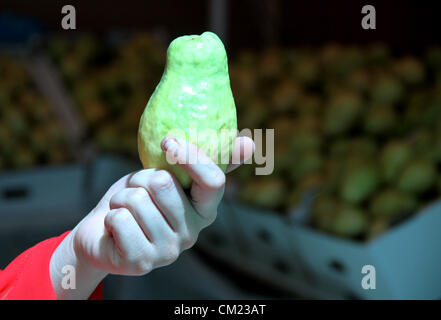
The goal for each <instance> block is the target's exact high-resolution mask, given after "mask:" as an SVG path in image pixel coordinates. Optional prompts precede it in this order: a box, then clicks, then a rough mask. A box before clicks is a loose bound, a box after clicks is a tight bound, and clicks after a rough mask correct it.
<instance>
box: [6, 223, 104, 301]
mask: <svg viewBox="0 0 441 320" xmlns="http://www.w3.org/2000/svg"><path fill="white" fill-rule="evenodd" d="M69 232H70V231H67V232H65V233H63V234H62V235H60V236H58V237H54V238H50V239H47V240H45V241H43V242H40V243H38V244H37V245H35V246H33V247H32V248H29V249H28V250H26V251H24V252H23V253H22V254H20V255H19V256H18V257H17V258H15V259H14V260H13V261H12V262H11V263H10V264H9V265H8V266H7V267H6V269H5V270H3V271H0V299H8V300H56V299H57V297H56V296H55V292H54V289H53V287H52V282H51V278H50V273H49V263H50V260H51V257H52V254H53V252H54V251H55V249H56V248H57V247H58V245H59V244H60V243H61V242H62V241H63V239H64V238H65V237H66V236H67V235H68V234H69ZM102 288H103V286H102V282H101V283H100V284H99V285H98V287H97V288H96V289H95V291H94V292H93V293H92V294H91V296H90V297H89V300H101V299H102V296H103V294H102Z"/></svg>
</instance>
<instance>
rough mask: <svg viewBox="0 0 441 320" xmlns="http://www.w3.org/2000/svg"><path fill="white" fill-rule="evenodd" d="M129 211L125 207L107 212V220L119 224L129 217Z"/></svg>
mask: <svg viewBox="0 0 441 320" xmlns="http://www.w3.org/2000/svg"><path fill="white" fill-rule="evenodd" d="M130 215H131V213H130V211H129V210H127V209H126V208H119V209H116V210H114V211H111V212H110V213H109V214H107V221H108V223H109V224H110V225H112V226H115V225H120V224H123V223H126V222H127V221H128V220H129V219H130Z"/></svg>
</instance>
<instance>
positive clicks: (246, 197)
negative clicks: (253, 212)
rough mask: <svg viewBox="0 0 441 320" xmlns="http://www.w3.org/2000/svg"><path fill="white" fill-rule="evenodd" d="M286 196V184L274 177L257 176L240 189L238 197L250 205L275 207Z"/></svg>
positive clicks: (267, 207)
mask: <svg viewBox="0 0 441 320" xmlns="http://www.w3.org/2000/svg"><path fill="white" fill-rule="evenodd" d="M285 198H286V186H285V184H284V183H283V181H282V179H279V178H276V177H264V178H262V177H258V178H255V179H252V180H251V181H249V182H248V183H247V184H246V185H245V186H244V187H243V188H242V190H240V193H239V199H240V200H242V201H243V202H245V203H248V204H250V205H252V206H256V207H258V208H264V209H272V210H274V209H277V208H279V207H280V206H281V205H282V204H283V201H284V200H285Z"/></svg>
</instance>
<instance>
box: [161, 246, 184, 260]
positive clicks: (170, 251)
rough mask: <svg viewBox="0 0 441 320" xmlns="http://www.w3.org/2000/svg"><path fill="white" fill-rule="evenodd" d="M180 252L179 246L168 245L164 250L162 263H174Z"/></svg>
mask: <svg viewBox="0 0 441 320" xmlns="http://www.w3.org/2000/svg"><path fill="white" fill-rule="evenodd" d="M179 253H180V250H179V248H178V246H176V245H171V246H169V247H167V248H166V249H164V251H163V254H162V259H161V260H162V263H161V264H163V265H169V264H171V263H173V262H174V261H176V259H178V257H179Z"/></svg>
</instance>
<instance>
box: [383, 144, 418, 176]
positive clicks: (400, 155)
mask: <svg viewBox="0 0 441 320" xmlns="http://www.w3.org/2000/svg"><path fill="white" fill-rule="evenodd" d="M411 156H412V149H411V148H410V146H409V145H408V144H407V143H405V142H402V141H390V142H388V143H387V144H386V145H385V146H384V149H383V151H382V154H381V156H380V163H381V172H382V175H383V178H384V180H385V181H387V182H391V181H393V180H394V179H396V177H397V176H398V175H399V173H400V172H401V170H402V169H403V168H404V166H405V165H406V163H407V162H408V161H409V160H410V158H411Z"/></svg>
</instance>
